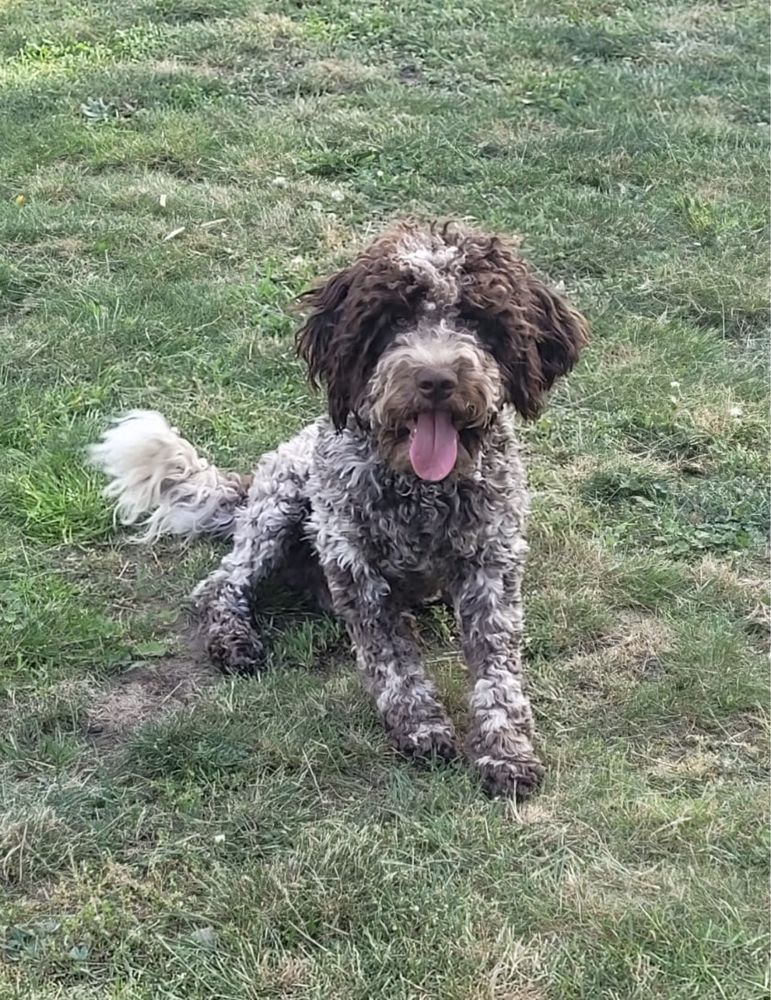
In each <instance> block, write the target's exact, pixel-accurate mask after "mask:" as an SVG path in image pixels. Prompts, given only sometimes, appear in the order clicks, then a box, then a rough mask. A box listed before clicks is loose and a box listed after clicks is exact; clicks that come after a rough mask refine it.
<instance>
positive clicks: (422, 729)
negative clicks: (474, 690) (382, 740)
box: [390, 722, 458, 763]
mask: <svg viewBox="0 0 771 1000" xmlns="http://www.w3.org/2000/svg"><path fill="white" fill-rule="evenodd" d="M390 736H391V741H392V742H393V745H394V746H395V747H396V749H397V750H398V751H399V752H400V753H403V754H404V755H405V756H406V757H412V758H413V759H414V760H417V761H420V762H426V763H429V762H431V761H437V760H438V761H449V760H453V759H454V758H455V757H457V756H458V748H457V744H456V740H455V730H454V729H453V727H452V725H450V724H449V723H444V722H442V723H429V722H425V723H421V724H420V725H417V726H415V727H413V728H411V729H404V730H398V729H391V731H390Z"/></svg>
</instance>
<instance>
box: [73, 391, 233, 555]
mask: <svg viewBox="0 0 771 1000" xmlns="http://www.w3.org/2000/svg"><path fill="white" fill-rule="evenodd" d="M89 458H90V460H91V462H92V464H93V465H96V466H97V467H98V468H100V469H101V470H102V471H103V472H104V473H105V474H106V475H107V476H109V477H110V482H109V483H108V484H107V486H106V487H105V489H104V495H105V496H106V497H110V498H111V499H114V500H115V518H116V520H120V521H121V523H122V524H137V523H139V524H140V526H141V527H142V528H143V529H144V530H143V531H142V533H141V534H139V535H137V536H136V537H135V541H138V542H154V541H156V539H158V538H159V537H160V536H161V535H182V536H183V537H185V538H195V537H197V536H199V535H214V536H217V537H220V538H227V537H229V536H230V535H232V534H233V524H234V521H235V516H236V513H237V511H238V508H239V507H241V506H242V505H243V504H244V502H245V500H246V494H247V492H248V489H249V486H250V484H251V478H252V477H251V476H242V475H240V474H239V473H237V472H222V471H221V470H220V469H218V468H216V466H214V465H210V464H209V462H207V461H206V459H205V458H201V456H200V455H199V454H198V452H197V451H196V450H195V448H194V447H193V446H192V445H191V444H190V442H189V441H186V440H185V439H184V438H183V437H181V436H180V435H179V434H178V433H177V431H176V430H175V429H174V428H173V427H170V426H169V425H168V423H167V422H166V420H165V419H164V417H162V416H161V414H160V413H157V412H156V411H155V410H132V411H131V412H130V413H127V414H126V415H125V416H123V417H120V418H119V419H118V420H116V421H115V422H114V423H113V424H112V426H111V427H109V428H108V429H107V430H106V431H105V433H104V435H103V436H102V440H101V441H100V442H98V444H94V445H91V447H90V448H89Z"/></svg>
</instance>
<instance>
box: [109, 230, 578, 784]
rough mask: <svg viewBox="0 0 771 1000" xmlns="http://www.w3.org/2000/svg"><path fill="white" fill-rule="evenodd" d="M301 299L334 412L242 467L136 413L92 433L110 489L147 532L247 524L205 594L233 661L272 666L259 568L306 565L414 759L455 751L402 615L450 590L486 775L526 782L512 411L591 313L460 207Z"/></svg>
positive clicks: (554, 367)
mask: <svg viewBox="0 0 771 1000" xmlns="http://www.w3.org/2000/svg"><path fill="white" fill-rule="evenodd" d="M302 305H303V306H304V307H305V308H306V309H307V311H308V316H307V319H306V321H305V323H304V325H303V326H302V328H301V329H300V331H299V333H298V337H297V347H298V352H299V354H300V356H301V357H302V358H303V359H304V360H305V362H306V363H307V366H308V369H309V372H310V375H311V378H312V379H313V380H314V381H316V382H320V383H322V384H323V385H324V387H325V388H326V392H327V398H328V404H329V415H328V416H324V417H321V418H319V419H318V420H317V421H315V422H314V423H313V424H311V425H309V426H308V427H306V428H305V429H304V430H302V431H300V433H299V434H297V435H296V436H295V437H294V438H292V439H291V440H290V441H288V442H287V443H285V444H282V445H280V446H279V447H278V448H277V449H276V451H274V452H270V453H268V454H266V455H264V456H263V457H262V459H261V460H260V461H259V463H258V465H257V468H256V469H255V471H254V474H253V475H252V476H241V475H239V474H236V473H223V472H221V471H220V470H218V469H217V468H216V467H214V466H211V465H209V464H208V463H207V462H206V461H205V460H203V459H201V458H200V457H199V456H198V454H197V453H196V452H195V450H194V449H193V447H192V445H190V444H189V443H188V442H187V441H185V440H184V439H183V438H181V437H180V436H179V435H178V434H177V433H176V432H175V431H174V430H172V429H171V428H170V427H169V426H168V424H167V423H166V422H165V420H164V419H163V418H162V417H161V416H160V414H157V413H153V412H148V411H134V412H133V413H130V414H128V415H127V416H126V417H124V418H123V419H121V420H120V421H118V422H117V423H115V424H114V425H113V426H112V427H111V428H110V429H109V430H108V431H107V432H106V433H105V435H104V438H103V440H102V441H101V442H100V443H99V444H97V445H95V446H94V447H93V449H92V458H93V460H94V461H95V462H96V463H97V464H98V465H100V466H101V467H102V468H103V469H104V471H105V472H106V473H107V475H108V476H110V477H111V480H112V481H111V483H110V484H109V485H108V487H107V489H106V492H107V494H108V495H109V496H111V497H114V498H116V500H117V513H118V515H119V516H120V517H121V519H122V520H123V521H124V523H136V522H138V521H140V520H142V519H144V525H145V534H144V536H143V537H144V538H145V539H146V540H152V539H154V538H157V537H158V536H159V535H161V534H177V535H183V536H186V537H193V536H196V535H201V534H213V535H218V536H220V537H223V536H224V537H232V539H233V547H232V550H231V551H230V553H229V554H228V555H226V556H225V558H224V559H223V560H222V563H221V565H220V566H219V568H218V569H216V570H215V571H214V572H213V573H212V574H211V575H210V576H209V577H207V579H205V580H204V581H203V582H202V583H201V584H200V585H199V586H198V587H197V589H196V591H195V593H194V595H193V603H194V608H195V614H196V618H197V622H198V625H199V628H200V631H201V635H202V637H203V641H204V644H205V646H206V648H207V650H208V652H209V655H210V656H211V657H212V659H213V660H214V661H215V662H216V663H217V664H218V665H219V666H220V667H221V668H222V669H224V670H226V671H232V672H238V673H250V672H254V671H256V670H258V669H259V668H260V665H261V662H262V657H263V643H262V640H261V637H260V634H259V628H258V624H257V618H256V616H255V611H256V608H255V589H256V587H257V585H258V584H260V583H262V582H264V581H265V580H266V579H268V578H276V579H280V580H282V581H285V582H289V583H291V584H294V585H298V584H299V585H301V586H303V587H304V588H306V589H308V590H311V591H312V592H313V593H314V594H315V595H316V596H317V597H318V599H319V601H320V603H321V605H322V606H323V607H325V608H327V609H329V610H332V611H333V612H334V613H335V614H337V615H338V616H339V617H340V618H341V619H342V621H343V622H344V623H345V624H346V626H347V628H348V631H349V633H350V635H351V638H352V640H353V643H354V646H355V649H356V658H357V664H358V668H359V672H360V674H361V677H362V680H363V682H364V684H365V686H366V688H367V690H368V691H370V693H371V694H372V696H373V699H374V702H375V705H376V707H377V710H378V712H379V714H380V716H381V718H382V719H383V722H384V724H385V727H386V729H387V731H388V733H389V735H390V737H391V739H392V741H393V743H394V745H395V746H396V747H397V748H398V749H399V750H401V751H402V752H404V753H407V754H410V755H413V756H416V757H434V756H440V757H451V756H453V755H454V754H455V753H456V750H457V740H456V734H455V729H454V727H453V724H452V722H451V720H450V719H449V717H448V716H447V714H446V712H445V710H444V708H443V707H442V705H441V703H440V701H439V699H438V697H437V693H436V689H435V687H434V685H433V683H432V681H431V680H430V679H429V678H428V677H427V676H426V674H425V672H424V670H423V667H422V665H421V662H420V656H419V652H418V647H417V645H416V643H415V639H414V637H413V634H412V631H411V628H410V625H409V615H408V612H409V611H410V609H413V608H414V607H415V606H416V605H419V604H421V603H423V602H425V601H426V600H427V599H430V598H432V597H434V596H436V595H437V594H441V595H443V596H444V597H445V598H446V600H447V601H448V602H449V603H450V604H451V605H452V607H453V608H454V609H455V615H456V619H457V622H458V628H459V632H460V637H461V642H462V647H463V652H464V656H465V659H466V662H467V665H468V668H469V672H470V677H471V692H470V708H471V722H470V731H469V734H468V739H467V748H468V754H469V758H470V760H471V762H472V765H473V767H474V768H475V769H476V770H477V772H478V774H479V775H480V777H481V779H482V782H483V784H484V787H485V788H486V789H487V790H488V791H489V792H490V793H492V794H504V795H514V794H518V795H523V794H526V793H527V792H529V791H530V790H531V789H532V788H533V787H534V786H535V785H536V784H537V782H538V781H539V779H540V777H541V775H542V773H543V768H542V766H541V764H540V762H539V761H538V758H537V757H536V755H535V752H534V749H533V745H532V737H533V720H532V712H531V708H530V703H529V700H528V698H527V695H526V694H525V691H524V683H523V677H522V662H521V641H522V627H523V616H522V601H521V581H522V574H523V570H524V563H525V554H526V551H527V544H526V541H525V524H526V517H527V508H528V500H527V491H526V485H525V477H524V470H523V467H522V461H521V457H520V453H519V448H518V445H517V442H516V438H515V435H514V431H513V428H512V421H511V411H512V410H516V411H518V412H519V413H520V414H521V415H522V416H523V417H526V418H533V417H535V416H537V414H538V413H539V411H540V409H541V407H542V406H543V403H544V399H545V396H546V393H547V392H548V390H549V388H550V387H551V386H552V384H553V383H554V381H555V379H557V378H558V377H559V376H561V375H564V374H565V373H566V372H568V371H569V370H570V369H571V368H572V366H573V365H574V363H575V361H576V360H577V358H578V355H579V352H580V350H581V348H582V347H583V346H584V345H585V343H586V341H587V328H586V323H585V321H584V319H583V318H582V317H581V315H580V314H579V313H578V312H577V311H576V310H575V309H573V308H572V307H571V306H570V305H569V304H568V303H567V302H566V301H565V299H564V298H563V297H562V296H561V295H559V294H558V293H556V292H555V291H553V290H551V289H549V288H548V287H547V285H546V284H544V282H543V281H541V279H540V278H538V277H536V276H535V275H534V274H533V273H532V272H531V271H530V270H529V268H528V267H527V266H526V265H525V264H524V262H523V261H522V260H521V259H520V258H519V257H518V256H517V255H516V253H515V252H514V250H513V249H512V247H511V246H510V245H509V244H508V243H506V242H505V241H504V240H502V239H500V238H498V237H495V236H486V235H483V234H480V233H477V232H473V231H469V230H467V229H465V228H464V227H462V226H460V225H454V224H445V225H443V226H439V225H434V226H422V225H419V224H416V223H412V222H405V223H401V224H399V225H397V226H395V227H394V228H392V229H390V230H389V231H387V232H386V233H385V234H384V235H383V236H381V237H380V238H379V239H377V240H376V241H375V242H374V243H372V244H371V246H369V247H368V248H367V249H366V250H365V251H364V252H363V253H362V254H361V255H360V256H359V257H358V258H357V259H356V260H355V261H354V262H353V263H352V264H351V265H350V266H349V267H347V268H344V269H343V270H341V271H339V272H338V273H337V274H335V275H333V276H332V277H331V278H329V279H328V280H327V281H326V282H325V283H323V284H321V285H320V286H319V287H317V288H315V289H313V290H311V291H310V292H307V293H306V294H305V295H304V296H303V298H302Z"/></svg>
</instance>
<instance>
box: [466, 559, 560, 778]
mask: <svg viewBox="0 0 771 1000" xmlns="http://www.w3.org/2000/svg"><path fill="white" fill-rule="evenodd" d="M520 577H521V570H520V568H519V567H517V566H516V565H515V566H514V567H513V568H511V569H505V570H504V569H491V568H488V567H485V566H483V565H470V566H467V567H466V568H465V570H464V573H463V575H462V577H460V578H459V579H458V580H457V581H456V584H455V586H454V588H453V595H452V596H453V599H454V604H455V610H456V615H457V618H458V624H459V628H460V633H461V641H462V644H463V652H464V655H465V657H466V661H467V663H468V666H469V670H470V673H471V684H472V687H471V695H470V707H471V728H470V732H469V751H470V755H471V759H472V763H473V764H474V766H475V768H476V770H477V772H478V774H479V776H480V779H481V781H482V784H483V786H484V788H485V790H486V791H487V792H488V793H489V794H490V795H505V796H517V797H518V798H523V797H524V796H526V795H528V794H529V793H530V792H531V791H532V790H533V789H534V788H535V786H536V785H537V784H538V783H539V781H540V780H541V777H542V776H543V771H544V769H543V766H542V765H541V762H540V761H539V760H538V758H537V757H536V755H535V752H534V750H533V743H532V739H533V713H532V709H531V707H530V700H529V699H528V697H527V695H526V694H525V691H524V682H523V676H522V655H521V644H522V601H521V596H520Z"/></svg>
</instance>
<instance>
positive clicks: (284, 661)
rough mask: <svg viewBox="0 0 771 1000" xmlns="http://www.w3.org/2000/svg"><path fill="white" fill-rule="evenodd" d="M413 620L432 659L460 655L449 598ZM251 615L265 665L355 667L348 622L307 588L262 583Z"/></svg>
mask: <svg viewBox="0 0 771 1000" xmlns="http://www.w3.org/2000/svg"><path fill="white" fill-rule="evenodd" d="M408 618H409V621H410V625H411V627H412V631H413V634H414V636H415V639H416V641H417V643H418V646H419V647H420V651H421V654H422V656H423V657H424V658H426V660H427V661H429V663H430V662H433V661H439V662H441V661H445V660H452V659H456V658H457V656H458V646H457V640H456V637H455V632H454V623H453V616H452V612H451V611H450V609H449V608H448V607H447V606H446V604H444V602H442V601H436V602H432V603H430V604H426V605H425V606H424V607H421V608H420V609H418V610H417V612H415V613H412V614H410V615H409V616H408ZM252 619H253V621H254V625H255V627H256V629H257V631H258V632H259V635H260V638H261V639H262V641H263V642H264V643H265V667H266V669H282V670H285V669H287V668H290V669H306V670H314V671H319V670H321V671H331V670H333V669H334V668H335V667H337V666H342V665H347V666H349V667H351V666H352V665H353V650H352V645H351V640H350V638H349V636H348V634H347V632H346V629H345V627H344V625H343V624H342V622H341V621H340V620H339V619H337V618H336V617H335V616H334V615H332V614H330V613H329V612H327V611H325V610H324V609H322V608H321V607H320V606H319V604H318V603H317V602H316V601H315V600H314V599H313V597H312V596H311V595H309V594H308V593H307V592H304V591H299V590H294V589H293V588H291V587H288V586H286V585H285V584H278V583H275V582H272V583H269V584H263V585H261V586H260V587H258V588H257V589H256V590H255V593H254V595H253V599H252Z"/></svg>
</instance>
